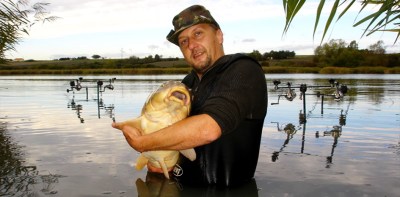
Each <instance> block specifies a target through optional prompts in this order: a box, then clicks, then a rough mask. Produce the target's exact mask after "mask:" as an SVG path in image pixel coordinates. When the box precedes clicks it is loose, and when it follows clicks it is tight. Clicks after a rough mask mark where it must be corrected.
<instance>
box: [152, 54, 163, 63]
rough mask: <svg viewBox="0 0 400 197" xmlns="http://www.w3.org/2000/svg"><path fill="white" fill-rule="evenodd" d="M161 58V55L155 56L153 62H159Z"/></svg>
mask: <svg viewBox="0 0 400 197" xmlns="http://www.w3.org/2000/svg"><path fill="white" fill-rule="evenodd" d="M161 58H162V56H161V55H158V54H156V55H155V56H154V60H155V61H156V62H158V61H160V60H161Z"/></svg>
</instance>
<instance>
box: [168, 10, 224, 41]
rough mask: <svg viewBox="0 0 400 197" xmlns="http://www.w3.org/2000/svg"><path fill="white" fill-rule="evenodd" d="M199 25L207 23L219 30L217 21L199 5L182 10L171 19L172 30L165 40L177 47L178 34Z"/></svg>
mask: <svg viewBox="0 0 400 197" xmlns="http://www.w3.org/2000/svg"><path fill="white" fill-rule="evenodd" d="M200 23H209V24H213V25H215V26H216V27H217V28H220V27H219V25H218V23H217V21H215V19H214V18H213V17H212V16H211V14H210V11H208V10H207V9H206V8H205V7H203V6H201V5H193V6H190V7H188V8H186V9H184V10H183V11H182V12H180V13H179V14H178V15H176V16H175V17H174V19H172V25H173V26H174V30H171V31H170V32H169V34H168V35H167V40H168V41H170V42H172V43H174V44H176V45H178V46H179V43H178V36H179V34H180V33H181V32H182V31H183V30H185V29H187V28H189V27H191V26H193V25H197V24H200Z"/></svg>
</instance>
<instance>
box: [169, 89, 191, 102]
mask: <svg viewBox="0 0 400 197" xmlns="http://www.w3.org/2000/svg"><path fill="white" fill-rule="evenodd" d="M171 96H172V97H173V98H176V99H177V100H180V101H182V102H183V103H184V104H185V105H189V103H190V95H188V93H187V92H184V91H181V90H174V91H172V92H171Z"/></svg>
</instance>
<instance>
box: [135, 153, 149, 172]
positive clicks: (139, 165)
mask: <svg viewBox="0 0 400 197" xmlns="http://www.w3.org/2000/svg"><path fill="white" fill-rule="evenodd" d="M147 162H149V159H147V158H146V157H145V156H143V155H140V156H139V158H138V159H137V160H136V170H142V169H143V167H144V166H146V165H147Z"/></svg>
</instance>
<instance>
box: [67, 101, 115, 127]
mask: <svg viewBox="0 0 400 197" xmlns="http://www.w3.org/2000/svg"><path fill="white" fill-rule="evenodd" d="M94 101H95V102H97V117H98V118H99V119H100V118H101V116H102V115H106V116H107V117H109V118H111V119H112V120H113V121H114V122H115V112H114V109H115V106H114V104H113V103H112V104H105V103H104V100H103V98H101V97H100V98H99V99H98V100H94ZM88 102H89V100H75V94H74V95H73V96H72V98H71V100H70V101H68V103H67V108H70V109H71V110H73V111H75V113H76V115H77V117H78V119H79V121H80V123H85V119H84V118H83V116H82V111H83V106H84V105H83V103H88ZM103 111H104V112H103ZM102 112H103V113H102Z"/></svg>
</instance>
